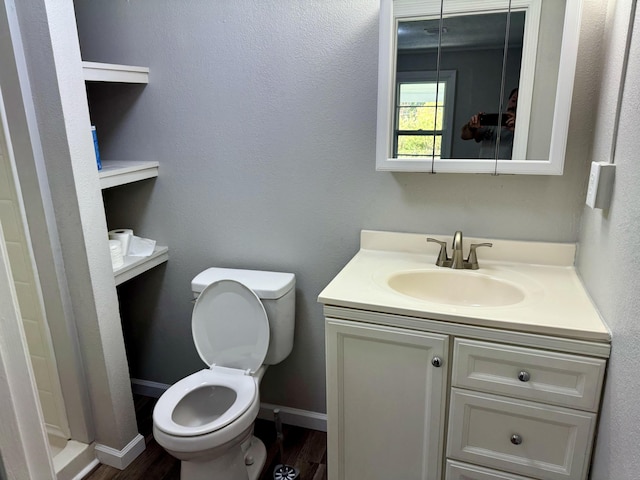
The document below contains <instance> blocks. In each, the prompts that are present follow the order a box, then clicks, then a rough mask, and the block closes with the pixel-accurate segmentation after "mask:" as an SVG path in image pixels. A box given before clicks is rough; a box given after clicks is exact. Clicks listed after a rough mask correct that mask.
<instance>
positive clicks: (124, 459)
mask: <svg viewBox="0 0 640 480" xmlns="http://www.w3.org/2000/svg"><path fill="white" fill-rule="evenodd" d="M144 449H145V443H144V437H143V436H142V435H140V434H138V435H136V436H135V437H134V438H133V440H131V441H130V442H129V443H128V444H127V445H126V446H125V447H124V448H123V449H122V450H116V449H115V448H111V447H107V446H106V445H102V444H100V443H96V457H97V458H98V460H100V463H104V464H105V465H109V466H110V467H114V468H117V469H119V470H124V469H125V468H127V467H128V466H129V464H131V462H133V461H134V460H135V459H136V458H137V456H138V455H140V454H141V453H142V452H144Z"/></svg>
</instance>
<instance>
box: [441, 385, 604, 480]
mask: <svg viewBox="0 0 640 480" xmlns="http://www.w3.org/2000/svg"><path fill="white" fill-rule="evenodd" d="M595 425H596V415H595V414H593V413H589V412H581V411H578V410H570V409H567V408H562V407H554V406H551V405H543V404H540V403H535V402H529V401H526V400H515V399H510V398H506V397H499V396H496V395H490V394H487V393H479V392H469V391H465V390H459V389H457V388H453V389H452V390H451V405H450V415H449V436H448V442H447V457H450V458H453V459H456V460H461V461H464V462H470V463H474V464H478V465H482V466H485V467H489V468H494V469H497V470H505V471H507V472H511V473H515V474H519V475H525V476H530V477H534V478H544V479H546V480H561V479H564V480H582V479H584V478H585V476H586V472H587V470H588V466H589V458H590V453H591V446H592V441H593V434H594V429H595Z"/></svg>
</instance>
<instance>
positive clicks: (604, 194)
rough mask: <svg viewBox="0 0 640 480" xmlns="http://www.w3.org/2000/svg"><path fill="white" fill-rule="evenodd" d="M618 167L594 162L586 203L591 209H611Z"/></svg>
mask: <svg viewBox="0 0 640 480" xmlns="http://www.w3.org/2000/svg"><path fill="white" fill-rule="evenodd" d="M615 171H616V166H615V164H613V163H607V162H592V163H591V172H590V173H589V186H588V187H587V200H586V203H587V205H588V206H589V207H591V208H601V209H606V208H609V203H610V201H611V195H612V193H613V179H614V177H615Z"/></svg>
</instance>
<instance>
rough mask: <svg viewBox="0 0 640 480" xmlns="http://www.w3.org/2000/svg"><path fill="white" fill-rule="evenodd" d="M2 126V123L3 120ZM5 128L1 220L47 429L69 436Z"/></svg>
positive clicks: (0, 146) (0, 143)
mask: <svg viewBox="0 0 640 480" xmlns="http://www.w3.org/2000/svg"><path fill="white" fill-rule="evenodd" d="M0 126H1V122H0ZM7 147H8V145H7V143H6V142H5V136H4V131H3V130H2V128H0V221H1V222H2V226H3V229H4V234H5V240H6V244H7V250H8V253H9V262H10V264H11V272H12V274H13V278H14V281H15V288H16V293H17V296H18V304H19V306H20V314H21V316H22V321H23V325H24V331H25V334H26V337H27V344H28V347H29V353H30V356H31V364H32V366H33V371H34V375H35V380H36V385H37V387H38V395H39V397H40V404H41V407H42V412H43V414H44V419H45V424H46V427H47V432H48V433H49V434H51V435H55V436H57V437H62V438H65V439H68V438H70V431H69V425H68V422H67V416H66V411H65V406H64V400H63V397H62V390H61V387H60V379H59V377H58V370H57V367H56V361H55V355H54V351H53V346H52V344H51V335H50V332H49V327H48V325H47V323H46V319H45V316H44V314H43V302H42V295H41V291H40V285H39V283H38V280H37V278H38V277H37V275H36V269H35V265H34V263H33V261H32V259H33V255H32V252H31V246H30V244H29V243H28V241H27V238H28V237H27V232H26V231H25V222H24V221H23V219H24V218H25V217H24V215H23V209H22V208H21V206H22V205H21V201H20V195H19V191H18V188H17V187H16V183H15V182H14V175H13V171H12V164H11V161H10V157H9V151H8V148H7Z"/></svg>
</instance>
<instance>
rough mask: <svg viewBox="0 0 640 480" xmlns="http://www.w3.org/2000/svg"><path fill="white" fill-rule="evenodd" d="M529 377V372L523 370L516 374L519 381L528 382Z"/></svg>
mask: <svg viewBox="0 0 640 480" xmlns="http://www.w3.org/2000/svg"><path fill="white" fill-rule="evenodd" d="M530 379H531V375H529V372H526V371H524V370H523V371H521V372H520V373H519V374H518V380H520V381H521V382H528V381H529V380H530Z"/></svg>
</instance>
